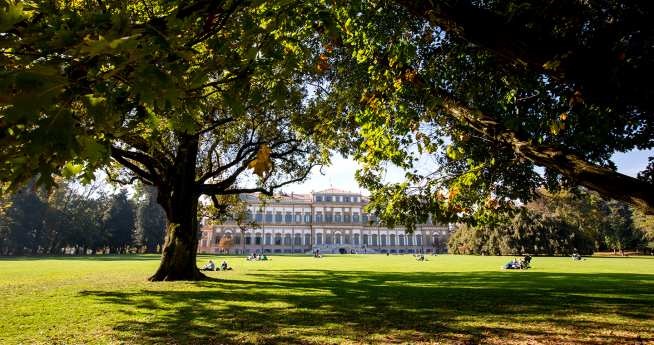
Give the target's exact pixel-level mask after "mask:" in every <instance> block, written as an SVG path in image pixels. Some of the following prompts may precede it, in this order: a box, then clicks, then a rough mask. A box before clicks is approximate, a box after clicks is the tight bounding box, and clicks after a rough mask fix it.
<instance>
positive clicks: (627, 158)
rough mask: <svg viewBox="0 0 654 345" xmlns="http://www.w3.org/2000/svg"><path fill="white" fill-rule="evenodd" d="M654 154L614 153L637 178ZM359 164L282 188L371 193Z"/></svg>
mask: <svg viewBox="0 0 654 345" xmlns="http://www.w3.org/2000/svg"><path fill="white" fill-rule="evenodd" d="M650 156H654V150H646V151H638V150H635V151H631V152H628V153H616V154H614V155H613V162H614V163H615V164H616V165H617V167H618V172H620V173H622V174H625V175H628V176H632V177H636V175H637V174H638V172H639V171H642V170H643V169H645V167H646V166H647V163H648V160H647V159H648V157H650ZM421 165H422V166H423V170H425V169H428V168H429V166H431V164H430V163H429V162H428V161H425V160H424V159H423V160H421ZM358 168H359V165H358V164H357V163H356V162H355V161H354V160H353V159H352V158H342V157H335V158H334V159H333V164H332V165H331V166H330V167H324V168H323V169H322V172H323V173H324V175H321V174H320V173H319V172H318V171H317V170H316V171H314V172H313V173H312V177H311V179H310V180H308V181H307V182H305V183H302V184H294V185H289V186H286V187H284V188H282V191H283V192H286V193H291V192H294V193H296V194H308V193H311V192H312V191H316V192H318V191H321V190H325V189H329V188H332V186H333V188H337V189H342V190H345V191H352V192H359V193H361V194H363V195H370V193H368V191H367V190H365V189H363V188H360V187H359V184H358V183H357V181H356V180H355V179H354V173H355V172H356V171H357V169H358ZM403 177H404V173H403V171H402V170H401V169H400V168H397V167H391V169H389V172H388V174H387V175H386V180H387V181H389V182H401V181H402V180H403Z"/></svg>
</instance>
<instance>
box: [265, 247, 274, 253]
mask: <svg viewBox="0 0 654 345" xmlns="http://www.w3.org/2000/svg"><path fill="white" fill-rule="evenodd" d="M263 252H264V253H271V252H272V250H271V249H270V248H266V249H264V250H263Z"/></svg>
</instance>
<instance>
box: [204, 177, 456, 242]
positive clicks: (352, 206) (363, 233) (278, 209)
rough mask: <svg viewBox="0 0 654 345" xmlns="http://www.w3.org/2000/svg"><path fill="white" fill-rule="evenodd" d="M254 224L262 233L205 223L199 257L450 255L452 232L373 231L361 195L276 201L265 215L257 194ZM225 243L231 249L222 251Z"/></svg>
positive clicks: (331, 192) (437, 227)
mask: <svg viewBox="0 0 654 345" xmlns="http://www.w3.org/2000/svg"><path fill="white" fill-rule="evenodd" d="M241 198H243V199H245V200H247V201H248V202H249V203H250V206H249V211H250V213H249V214H248V218H249V219H254V220H256V222H257V223H258V224H259V225H260V228H257V229H251V228H245V229H241V228H240V227H239V226H237V225H236V223H233V222H232V223H229V222H226V223H223V224H220V225H209V222H208V219H202V225H201V229H200V230H201V238H200V241H199V245H198V253H228V254H229V253H231V254H250V253H256V254H264V253H265V254H306V253H313V252H315V251H318V252H319V253H321V254H331V253H359V254H385V253H390V254H420V253H422V254H429V253H438V254H442V253H447V241H448V239H449V236H450V230H449V226H447V225H441V224H431V223H428V224H420V225H418V226H417V229H416V231H415V232H414V233H413V234H407V233H406V232H405V229H404V228H403V227H396V228H395V229H388V228H385V227H380V226H376V225H374V224H373V225H369V224H368V221H369V220H373V221H374V220H376V217H375V216H374V215H371V214H368V213H366V212H365V211H364V206H366V204H367V203H368V201H369V199H368V198H367V197H364V196H362V195H361V194H357V193H351V192H346V191H343V190H339V189H328V190H324V191H320V192H312V193H310V194H290V195H283V196H277V197H276V200H278V202H277V201H270V202H268V204H267V205H266V206H265V208H263V209H261V208H260V206H261V202H260V201H259V199H258V195H257V194H244V195H241ZM223 238H232V239H233V241H232V243H233V244H232V246H230V247H229V248H220V247H219V245H218V243H219V242H220V240H221V239H223Z"/></svg>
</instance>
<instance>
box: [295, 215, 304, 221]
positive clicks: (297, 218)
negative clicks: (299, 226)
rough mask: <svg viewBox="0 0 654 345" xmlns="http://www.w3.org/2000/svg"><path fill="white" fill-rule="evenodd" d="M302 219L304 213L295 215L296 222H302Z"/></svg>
mask: <svg viewBox="0 0 654 345" xmlns="http://www.w3.org/2000/svg"><path fill="white" fill-rule="evenodd" d="M301 221H302V215H301V214H296V215H295V222H296V223H299V222H301Z"/></svg>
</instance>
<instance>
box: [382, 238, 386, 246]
mask: <svg viewBox="0 0 654 345" xmlns="http://www.w3.org/2000/svg"><path fill="white" fill-rule="evenodd" d="M385 245H386V236H384V237H382V246H385Z"/></svg>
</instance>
